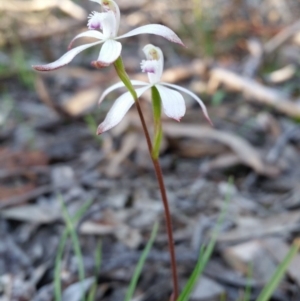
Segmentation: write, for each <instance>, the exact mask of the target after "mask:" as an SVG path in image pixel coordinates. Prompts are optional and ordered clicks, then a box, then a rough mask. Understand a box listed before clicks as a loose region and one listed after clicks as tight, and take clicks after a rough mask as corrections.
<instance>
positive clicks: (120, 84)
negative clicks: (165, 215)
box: [98, 80, 148, 104]
mask: <svg viewBox="0 0 300 301" xmlns="http://www.w3.org/2000/svg"><path fill="white" fill-rule="evenodd" d="M131 84H132V85H133V86H147V85H148V84H147V83H144V82H141V81H139V80H132V81H131ZM122 87H125V85H124V83H123V82H119V83H116V84H114V85H112V86H110V87H109V88H107V89H106V90H105V91H104V92H103V94H102V95H101V97H100V99H99V102H98V103H99V104H100V103H101V102H102V101H103V99H104V98H105V97H106V96H107V95H108V94H109V93H110V92H112V91H114V90H116V89H118V88H122Z"/></svg>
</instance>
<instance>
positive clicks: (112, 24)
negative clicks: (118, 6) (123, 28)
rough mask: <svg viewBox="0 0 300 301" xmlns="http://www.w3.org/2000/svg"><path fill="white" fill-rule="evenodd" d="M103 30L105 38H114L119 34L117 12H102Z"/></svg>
mask: <svg viewBox="0 0 300 301" xmlns="http://www.w3.org/2000/svg"><path fill="white" fill-rule="evenodd" d="M102 16H103V18H102V31H103V35H104V37H105V38H112V37H115V36H116V35H117V31H118V25H117V19H116V16H115V13H114V12H113V11H111V10H110V11H107V12H105V13H102Z"/></svg>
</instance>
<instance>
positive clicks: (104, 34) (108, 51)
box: [33, 0, 183, 71]
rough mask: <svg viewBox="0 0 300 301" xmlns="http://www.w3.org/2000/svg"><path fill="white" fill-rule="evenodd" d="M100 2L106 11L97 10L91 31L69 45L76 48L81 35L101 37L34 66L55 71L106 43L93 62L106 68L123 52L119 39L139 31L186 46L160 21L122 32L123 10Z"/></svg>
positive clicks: (91, 19)
mask: <svg viewBox="0 0 300 301" xmlns="http://www.w3.org/2000/svg"><path fill="white" fill-rule="evenodd" d="M91 1H93V2H97V3H99V4H100V5H101V7H102V10H103V11H102V12H93V13H91V14H90V16H89V20H88V24H87V26H88V28H89V30H88V31H85V32H83V33H80V34H78V35H77V36H75V37H74V38H73V40H72V41H71V43H70V44H69V49H71V48H72V45H73V42H74V41H75V40H77V39H78V38H83V37H87V38H94V39H96V40H98V41H97V42H94V43H88V44H83V45H81V46H78V47H76V48H74V49H71V50H69V51H68V52H67V53H65V54H64V55H63V56H62V57H61V58H59V59H58V60H57V61H55V62H53V63H50V64H46V65H34V66H33V68H34V69H36V70H38V71H51V70H55V69H58V68H61V67H63V66H65V65H67V64H68V63H70V62H71V61H72V59H73V58H74V57H75V56H76V55H77V54H78V53H80V52H82V51H84V50H85V49H88V48H90V47H93V46H96V45H99V44H103V45H102V47H101V50H100V54H99V56H98V59H97V60H96V61H93V62H92V65H93V66H95V67H97V68H103V67H107V66H109V65H111V64H112V63H113V62H115V61H116V60H117V59H118V57H119V56H120V54H121V51H122V44H121V43H120V42H118V41H117V40H119V39H122V38H127V37H131V36H136V35H139V34H155V35H158V36H162V37H164V38H166V39H167V40H169V41H171V42H174V43H178V44H181V45H183V43H182V41H181V40H180V38H179V37H178V36H177V35H176V34H175V33H174V32H173V31H172V30H171V29H170V28H168V27H166V26H163V25H160V24H149V25H144V26H141V27H138V28H136V29H133V30H131V31H129V32H127V33H126V34H123V35H120V36H117V35H118V31H119V26H120V9H119V7H118V5H117V4H116V2H114V1H113V0H91Z"/></svg>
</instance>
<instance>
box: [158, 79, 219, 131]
mask: <svg viewBox="0 0 300 301" xmlns="http://www.w3.org/2000/svg"><path fill="white" fill-rule="evenodd" d="M160 84H161V85H164V86H168V87H171V88H174V89H176V90H179V91H182V92H184V93H186V94H188V95H190V96H191V97H192V98H194V99H195V100H196V101H197V102H198V103H199V105H200V107H201V109H202V111H203V114H204V117H205V118H206V120H207V121H208V122H209V123H210V124H211V125H212V126H213V123H212V121H211V119H210V118H209V116H208V112H207V109H206V106H205V104H204V103H203V101H202V100H201V99H200V98H199V97H198V96H197V95H196V94H195V93H193V92H191V91H189V90H188V89H185V88H182V87H180V86H177V85H173V84H167V83H160Z"/></svg>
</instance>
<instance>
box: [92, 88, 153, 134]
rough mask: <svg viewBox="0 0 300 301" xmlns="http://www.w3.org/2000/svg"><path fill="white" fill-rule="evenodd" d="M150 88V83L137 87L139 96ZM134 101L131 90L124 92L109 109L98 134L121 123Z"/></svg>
mask: <svg viewBox="0 0 300 301" xmlns="http://www.w3.org/2000/svg"><path fill="white" fill-rule="evenodd" d="M148 88H149V85H147V86H146V87H143V88H139V89H136V93H137V96H138V97H140V96H141V95H142V94H143V93H144V92H145V91H146V90H147V89H148ZM133 103H134V99H133V97H132V95H131V94H130V92H126V93H124V94H122V95H121V96H120V97H119V98H118V99H117V100H116V101H115V103H114V104H113V106H112V107H111V109H110V110H109V111H108V113H107V115H106V117H105V119H104V121H103V122H102V123H101V124H100V125H99V126H98V129H97V135H100V134H102V133H103V132H106V131H108V130H109V129H111V128H113V127H114V126H116V125H117V124H118V123H120V122H121V120H122V119H123V117H124V116H125V114H126V113H127V112H128V110H129V109H130V107H131V106H132V105H133Z"/></svg>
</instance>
